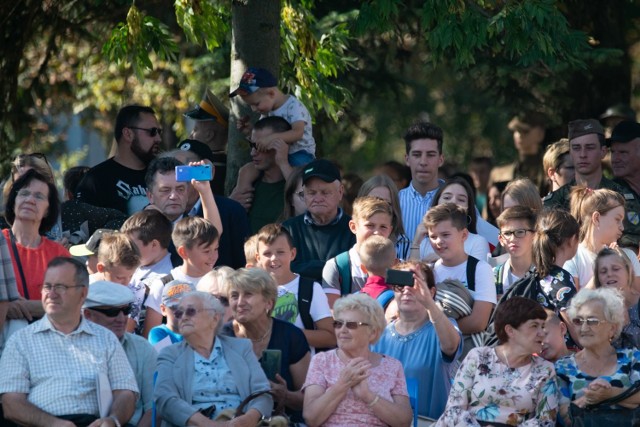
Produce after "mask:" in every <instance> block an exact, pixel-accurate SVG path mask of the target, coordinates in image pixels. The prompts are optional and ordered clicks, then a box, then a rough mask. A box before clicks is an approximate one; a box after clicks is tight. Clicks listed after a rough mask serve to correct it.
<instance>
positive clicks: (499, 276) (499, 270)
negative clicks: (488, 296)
mask: <svg viewBox="0 0 640 427" xmlns="http://www.w3.org/2000/svg"><path fill="white" fill-rule="evenodd" d="M494 275H495V278H496V279H495V280H496V294H498V295H502V294H503V293H504V286H503V285H502V281H503V280H504V263H502V264H500V265H498V266H497V267H496V271H495V273H494Z"/></svg>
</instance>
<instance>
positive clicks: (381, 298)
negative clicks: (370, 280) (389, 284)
mask: <svg viewBox="0 0 640 427" xmlns="http://www.w3.org/2000/svg"><path fill="white" fill-rule="evenodd" d="M393 297H394V295H393V291H392V290H391V289H385V290H384V291H382V292H381V293H380V295H378V298H376V300H378V302H379V303H380V305H381V306H382V309H383V310H385V309H386V308H387V306H388V305H389V303H390V302H391V300H392V299H393Z"/></svg>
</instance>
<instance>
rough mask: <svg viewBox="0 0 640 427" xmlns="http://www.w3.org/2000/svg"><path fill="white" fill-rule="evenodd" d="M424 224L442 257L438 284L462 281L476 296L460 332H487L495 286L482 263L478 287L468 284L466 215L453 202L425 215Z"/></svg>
mask: <svg viewBox="0 0 640 427" xmlns="http://www.w3.org/2000/svg"><path fill="white" fill-rule="evenodd" d="M424 225H425V229H426V230H427V233H428V236H429V240H430V242H431V245H432V246H433V250H434V251H435V252H436V254H437V255H438V256H439V257H440V259H439V260H438V261H436V263H435V265H434V267H433V273H434V276H435V279H436V283H440V282H442V281H443V280H445V279H456V280H459V281H460V282H461V283H463V284H464V285H465V286H466V287H467V289H469V291H470V293H471V295H472V296H473V299H474V304H473V311H472V312H471V314H470V315H469V316H465V317H461V318H459V319H458V326H459V327H460V331H462V333H463V334H465V335H469V334H474V333H477V332H482V331H484V330H485V329H486V327H487V324H488V323H489V316H490V315H491V311H492V310H493V307H494V306H495V305H496V287H495V284H494V280H493V270H492V269H491V266H490V265H489V263H487V262H485V261H482V260H478V261H477V264H476V266H475V276H474V279H475V280H474V282H475V284H474V285H473V286H470V283H468V280H467V263H468V262H469V259H470V257H469V255H467V253H466V252H465V251H464V241H465V240H466V238H467V236H468V235H469V231H468V230H467V214H466V212H465V211H464V210H463V209H462V208H460V207H459V206H457V205H455V204H453V203H444V204H441V205H437V206H434V207H432V208H431V209H429V211H428V212H427V214H426V215H425V217H424Z"/></svg>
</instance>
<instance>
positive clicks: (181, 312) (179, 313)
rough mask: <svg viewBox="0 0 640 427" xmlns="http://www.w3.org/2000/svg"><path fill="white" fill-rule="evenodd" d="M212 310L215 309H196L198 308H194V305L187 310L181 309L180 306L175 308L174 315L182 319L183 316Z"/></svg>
mask: <svg viewBox="0 0 640 427" xmlns="http://www.w3.org/2000/svg"><path fill="white" fill-rule="evenodd" d="M211 310H213V309H211V308H198V309H196V308H193V307H189V308H187V309H185V310H180V309H179V308H178V309H175V310H173V315H174V316H175V318H176V319H178V320H180V319H182V316H186V317H193V316H195V315H196V314H198V313H200V312H201V311H211Z"/></svg>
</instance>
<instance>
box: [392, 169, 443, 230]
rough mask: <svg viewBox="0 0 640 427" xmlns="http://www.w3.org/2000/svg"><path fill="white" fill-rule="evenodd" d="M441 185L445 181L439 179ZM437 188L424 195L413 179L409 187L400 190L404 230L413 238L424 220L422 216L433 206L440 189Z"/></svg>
mask: <svg viewBox="0 0 640 427" xmlns="http://www.w3.org/2000/svg"><path fill="white" fill-rule="evenodd" d="M438 183H439V185H442V184H444V181H442V180H438ZM439 188H440V186H438V188H435V189H433V190H431V191H428V192H427V194H425V195H424V196H423V195H422V194H420V193H418V191H416V189H415V188H413V181H411V183H410V184H409V186H408V187H407V188H403V189H402V190H400V191H399V192H398V198H399V199H400V209H401V210H402V222H403V224H404V232H405V234H406V235H407V237H409V239H412V240H413V238H414V237H415V234H416V230H417V229H418V225H419V224H420V222H421V221H422V218H423V217H424V215H425V214H426V213H427V210H429V208H430V207H431V204H432V202H433V196H434V195H435V194H436V192H437V191H438V189H439Z"/></svg>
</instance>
